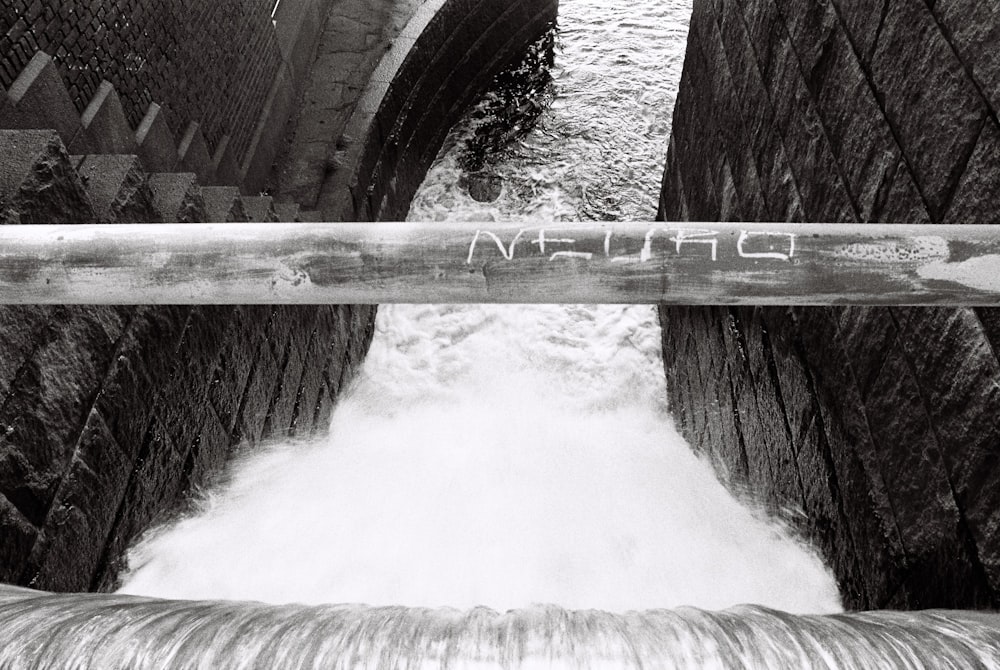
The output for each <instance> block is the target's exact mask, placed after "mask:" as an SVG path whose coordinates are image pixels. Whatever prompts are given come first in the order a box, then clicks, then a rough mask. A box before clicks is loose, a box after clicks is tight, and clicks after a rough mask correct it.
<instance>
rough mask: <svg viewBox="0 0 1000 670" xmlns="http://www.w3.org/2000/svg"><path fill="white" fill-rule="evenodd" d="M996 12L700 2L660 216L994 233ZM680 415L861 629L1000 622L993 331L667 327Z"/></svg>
mask: <svg viewBox="0 0 1000 670" xmlns="http://www.w3.org/2000/svg"><path fill="white" fill-rule="evenodd" d="M998 34H1000V12H997V10H995V9H992V8H987V5H985V4H983V3H975V2H972V1H971V0H956V1H955V2H947V3H937V5H936V6H935V7H934V8H933V9H931V8H929V7H928V5H927V4H926V3H923V2H917V1H913V0H900V1H898V2H875V3H868V4H864V3H857V2H850V1H849V0H822V1H820V2H812V3H797V2H794V0H738V1H737V2H717V1H715V0H696V1H695V3H694V15H693V18H692V23H691V32H690V39H689V42H688V50H687V59H686V61H685V66H684V74H683V77H682V82H681V90H680V95H679V98H678V102H677V107H676V109H675V112H674V124H673V128H674V130H673V136H672V138H671V141H670V147H669V152H668V157H667V165H666V170H665V173H664V181H663V190H662V195H661V202H660V212H659V215H660V217H661V218H662V219H666V220H692V221H718V220H742V221H768V220H774V221H784V220H791V221H810V222H824V221H843V222H854V221H860V222H868V221H883V222H911V223H920V222H935V223H939V222H956V223H993V222H995V220H996V218H997V214H996V212H997V211H998V205H1000V162H998V161H997V156H998V155H1000V125H998V121H997V113H996V112H997V109H998V108H1000V105H998V102H1000V62H998V61H997V56H996V49H995V48H992V47H994V46H995V45H996V36H997V35H998ZM660 317H661V322H662V325H663V328H664V359H665V365H666V370H667V376H668V384H669V395H670V402H671V405H672V407H673V411H674V413H675V416H676V417H677V420H678V422H679V424H680V425H681V427H682V429H683V432H684V434H685V435H686V436H687V437H688V439H689V440H690V441H691V442H692V443H693V444H695V445H697V448H698V449H699V450H701V451H703V452H705V453H707V454H708V455H710V456H711V458H712V460H713V461H714V462H715V463H716V464H717V466H718V467H719V469H720V471H722V472H723V473H724V474H725V475H726V476H727V477H728V478H729V479H730V481H731V482H733V483H734V484H736V485H738V486H743V485H745V486H746V487H747V488H748V489H749V490H750V491H752V492H753V495H756V496H759V497H761V498H762V499H764V500H766V501H769V502H770V503H771V504H774V505H776V506H781V505H784V504H786V503H791V504H793V505H796V506H799V507H801V508H803V509H804V510H805V512H806V519H805V520H804V521H803V526H804V527H805V530H806V532H807V533H808V534H809V535H810V536H811V538H812V539H813V540H814V541H815V542H817V543H818V545H819V546H820V547H821V548H822V550H823V552H824V554H825V555H826V557H827V559H828V560H829V561H830V562H831V563H832V565H833V568H834V570H835V572H836V574H837V576H838V578H839V580H840V584H841V588H842V592H843V594H844V599H845V603H846V605H847V606H849V607H852V608H873V607H894V608H927V607H942V606H944V607H988V606H993V607H996V606H998V605H1000V536H998V534H997V528H998V527H1000V499H998V497H1000V493H998V491H1000V488H998V486H997V483H998V482H1000V457H998V454H1000V422H998V418H1000V363H998V360H997V355H996V352H997V351H998V349H997V346H998V345H1000V340H998V329H997V325H998V323H1000V316H998V312H997V310H992V309H977V310H971V309H959V308H953V309H912V308H891V309H890V308H878V309H876V308H841V307H829V308H810V309H784V308H767V309H761V308H757V309H753V308H733V309H727V308H709V307H697V308H662V309H661V310H660Z"/></svg>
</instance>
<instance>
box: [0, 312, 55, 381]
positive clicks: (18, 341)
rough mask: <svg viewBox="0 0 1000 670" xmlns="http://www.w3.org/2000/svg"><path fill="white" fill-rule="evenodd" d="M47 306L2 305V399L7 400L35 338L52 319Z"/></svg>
mask: <svg viewBox="0 0 1000 670" xmlns="http://www.w3.org/2000/svg"><path fill="white" fill-rule="evenodd" d="M53 309H55V308H54V307H51V306H48V305H3V306H0V351H3V355H2V356H0V398H6V397H7V393H8V391H9V390H10V387H11V384H13V383H14V379H15V377H16V375H17V372H18V370H20V369H21V367H22V366H23V365H24V364H25V363H26V362H27V360H28V357H29V356H30V355H31V352H32V351H34V348H35V337H36V335H37V334H38V333H39V332H41V331H42V330H43V329H44V328H45V325H46V324H47V323H48V322H49V319H50V318H51V315H52V311H53Z"/></svg>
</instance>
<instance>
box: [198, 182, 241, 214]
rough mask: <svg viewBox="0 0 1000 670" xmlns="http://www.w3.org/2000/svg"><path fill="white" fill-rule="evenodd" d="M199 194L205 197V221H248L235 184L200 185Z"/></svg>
mask: <svg viewBox="0 0 1000 670" xmlns="http://www.w3.org/2000/svg"><path fill="white" fill-rule="evenodd" d="M201 194H202V197H203V198H204V199H205V215H206V216H207V217H208V218H207V219H206V221H207V222H209V223H213V222H218V223H234V222H236V221H249V218H248V216H247V213H246V211H245V210H244V209H243V201H242V199H241V198H240V189H238V188H236V187H235V186H202V188H201Z"/></svg>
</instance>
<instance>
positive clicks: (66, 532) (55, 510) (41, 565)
mask: <svg viewBox="0 0 1000 670" xmlns="http://www.w3.org/2000/svg"><path fill="white" fill-rule="evenodd" d="M78 445H79V446H78V449H77V452H76V454H75V455H74V457H73V462H72V463H71V465H70V467H69V469H68V472H67V475H66V478H65V479H64V481H63V482H62V484H61V486H60V488H59V493H58V495H57V497H56V499H55V501H54V504H53V506H52V511H51V512H50V513H49V516H48V518H47V519H46V521H45V527H44V528H43V530H42V534H41V536H40V538H39V541H38V544H37V545H36V547H35V551H34V552H33V553H32V557H31V564H30V566H29V568H28V570H29V575H26V576H30V578H29V581H30V582H31V583H32V584H34V585H35V586H36V587H37V588H42V589H51V590H54V591H88V590H90V588H91V581H92V580H93V578H94V573H95V572H96V571H97V569H98V567H99V565H100V564H101V560H102V558H103V552H104V546H105V543H106V542H107V539H108V536H109V534H110V533H111V529H112V527H113V526H114V522H115V518H116V516H117V513H118V509H119V506H120V504H121V498H122V496H123V495H124V492H125V487H126V485H127V484H128V480H129V474H130V473H131V471H132V467H133V463H132V461H131V460H130V459H129V458H127V457H126V456H125V454H123V453H122V451H121V450H120V449H119V448H118V445H117V444H115V441H114V439H113V438H112V437H111V435H110V433H109V432H108V429H107V427H106V426H105V425H104V421H103V419H102V418H101V415H100V413H98V412H92V413H91V414H90V416H89V417H88V419H87V425H86V427H85V428H84V430H83V434H82V435H81V437H80V441H79V443H78Z"/></svg>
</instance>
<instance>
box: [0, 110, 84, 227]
mask: <svg viewBox="0 0 1000 670" xmlns="http://www.w3.org/2000/svg"><path fill="white" fill-rule="evenodd" d="M0 147H3V151H2V152H0V224H16V223H94V222H95V221H96V216H95V214H94V208H93V206H92V204H91V202H90V197H89V196H88V194H87V190H86V188H84V185H83V182H82V181H81V179H80V175H79V174H77V172H76V170H75V169H74V165H73V163H72V162H71V161H70V157H69V154H68V153H67V152H66V147H65V146H64V145H63V142H62V140H61V139H60V137H59V133H57V132H56V131H55V130H0Z"/></svg>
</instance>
